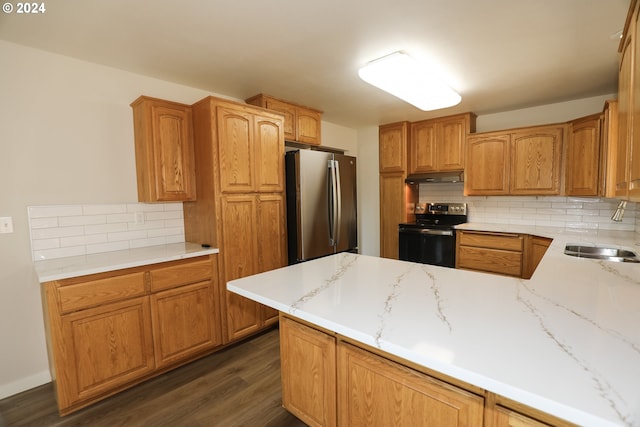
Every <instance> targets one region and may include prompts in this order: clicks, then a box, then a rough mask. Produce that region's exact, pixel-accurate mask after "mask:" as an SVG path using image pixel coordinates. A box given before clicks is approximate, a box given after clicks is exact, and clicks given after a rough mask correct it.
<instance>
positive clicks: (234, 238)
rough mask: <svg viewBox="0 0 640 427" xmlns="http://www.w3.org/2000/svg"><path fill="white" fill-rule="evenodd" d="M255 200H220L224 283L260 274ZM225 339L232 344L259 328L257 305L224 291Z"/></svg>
mask: <svg viewBox="0 0 640 427" xmlns="http://www.w3.org/2000/svg"><path fill="white" fill-rule="evenodd" d="M256 203H257V202H256V197H255V195H253V194H248V195H234V196H223V197H222V223H223V224H224V227H223V228H222V246H221V248H222V250H221V255H222V258H223V264H224V276H225V280H224V283H222V284H221V286H223V289H226V283H227V282H228V281H230V280H234V279H239V278H241V277H246V276H250V275H252V274H256V273H258V272H259V269H258V247H257V237H256V236H257V233H258V228H257V217H256ZM224 294H225V295H226V302H227V304H226V309H227V339H228V340H234V339H236V338H240V337H242V336H245V335H247V334H250V333H252V332H255V331H257V330H258V329H259V327H260V318H261V311H260V305H259V304H258V303H256V302H255V301H252V300H250V299H248V298H245V297H242V296H240V295H237V294H234V293H232V292H229V291H227V290H225V291H224Z"/></svg>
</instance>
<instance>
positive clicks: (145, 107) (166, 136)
mask: <svg viewBox="0 0 640 427" xmlns="http://www.w3.org/2000/svg"><path fill="white" fill-rule="evenodd" d="M131 107H132V108H133V124H134V126H133V130H134V139H135V155H136V176H137V183H138V201H140V202H173V201H185V200H193V199H194V198H195V196H196V190H195V169H194V157H193V156H194V153H193V131H192V116H191V107H190V106H189V105H184V104H179V103H176V102H170V101H165V100H161V99H156V98H150V97H146V96H141V97H139V98H138V99H137V100H135V101H134V102H133V103H132V104H131Z"/></svg>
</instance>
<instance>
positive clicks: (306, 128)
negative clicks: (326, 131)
mask: <svg viewBox="0 0 640 427" xmlns="http://www.w3.org/2000/svg"><path fill="white" fill-rule="evenodd" d="M321 123H322V114H321V113H319V112H317V111H314V110H308V109H306V108H301V107H298V108H296V140H297V141H298V142H303V143H305V144H313V145H320V143H321V141H322V139H321V136H320V134H321V128H322V125H321Z"/></svg>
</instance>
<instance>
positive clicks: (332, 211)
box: [285, 150, 358, 264]
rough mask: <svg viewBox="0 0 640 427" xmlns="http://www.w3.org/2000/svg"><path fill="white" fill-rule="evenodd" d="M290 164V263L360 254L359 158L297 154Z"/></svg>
mask: <svg viewBox="0 0 640 427" xmlns="http://www.w3.org/2000/svg"><path fill="white" fill-rule="evenodd" d="M285 165H286V171H287V180H286V183H287V231H288V235H289V237H288V239H289V264H296V263H299V262H302V261H308V260H310V259H314V258H319V257H322V256H325V255H330V254H333V253H337V252H345V251H352V252H356V251H357V249H358V232H357V212H356V210H357V209H356V205H357V203H356V158H355V157H351V156H345V155H342V154H334V153H328V152H324V151H314V150H297V151H289V152H287V153H286V155H285Z"/></svg>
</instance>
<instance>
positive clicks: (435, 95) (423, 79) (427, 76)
mask: <svg viewBox="0 0 640 427" xmlns="http://www.w3.org/2000/svg"><path fill="white" fill-rule="evenodd" d="M358 75H359V76H360V78H361V79H362V80H364V81H365V82H367V83H369V84H371V85H373V86H376V87H377V88H380V89H382V90H384V91H385V92H388V93H390V94H391V95H393V96H396V97H398V98H400V99H402V100H404V101H406V102H408V103H409V104H411V105H414V106H416V107H418V108H419V109H421V110H423V111H430V110H437V109H439V108H447V107H451V106H454V105H456V104H458V103H459V102H460V101H461V100H462V97H461V96H460V95H459V94H458V93H457V92H456V91H454V90H453V89H451V88H450V87H449V86H447V85H446V83H444V82H443V81H442V80H440V79H439V78H438V77H436V76H435V75H434V74H433V73H432V72H430V71H429V70H428V69H426V67H424V66H422V65H420V64H419V63H418V62H417V61H416V60H414V59H413V58H411V57H410V56H409V55H407V54H406V53H403V52H394V53H392V54H390V55H387V56H384V57H382V58H379V59H376V60H374V61H371V62H369V63H368V64H367V65H365V66H364V67H362V68H360V70H358Z"/></svg>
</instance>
